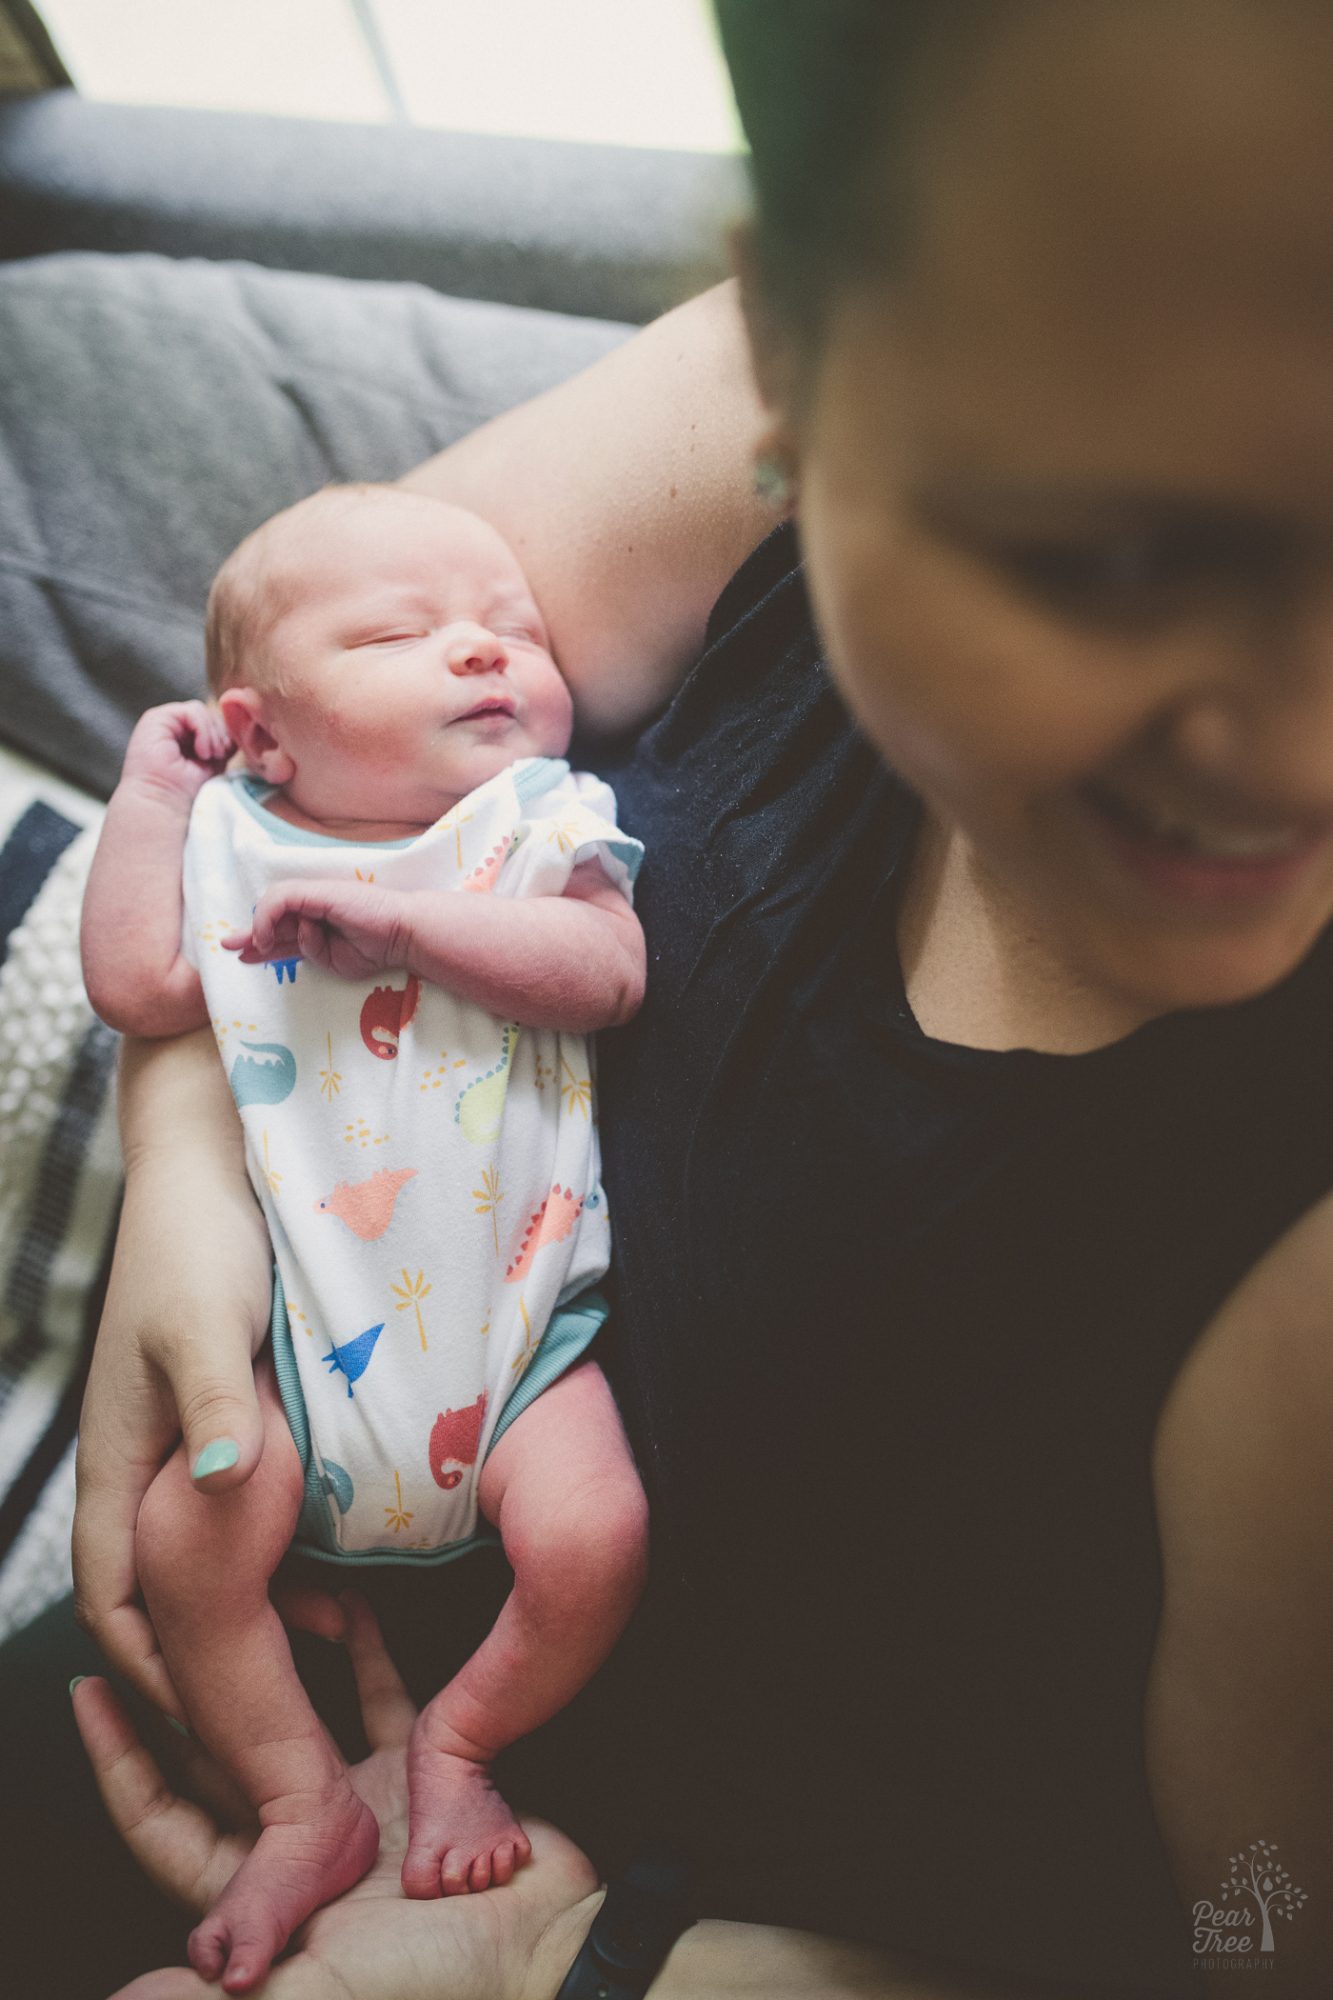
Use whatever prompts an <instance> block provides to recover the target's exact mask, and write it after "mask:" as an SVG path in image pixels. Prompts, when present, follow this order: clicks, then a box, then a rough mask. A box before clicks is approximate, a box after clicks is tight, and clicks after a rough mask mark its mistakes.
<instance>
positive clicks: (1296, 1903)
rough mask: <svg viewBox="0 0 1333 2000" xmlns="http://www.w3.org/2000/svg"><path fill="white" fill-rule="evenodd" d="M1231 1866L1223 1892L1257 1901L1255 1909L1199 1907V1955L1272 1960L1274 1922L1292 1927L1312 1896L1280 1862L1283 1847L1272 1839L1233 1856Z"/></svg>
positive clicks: (1196, 1930) (1196, 1932) (1196, 1933)
mask: <svg viewBox="0 0 1333 2000" xmlns="http://www.w3.org/2000/svg"><path fill="white" fill-rule="evenodd" d="M1230 1866H1231V1873H1230V1875H1229V1876H1228V1878H1227V1880H1226V1881H1225V1882H1224V1883H1223V1884H1222V1890H1223V1894H1224V1895H1225V1893H1226V1891H1227V1890H1228V1889H1234V1890H1235V1891H1236V1892H1237V1894H1238V1895H1239V1896H1242V1897H1245V1898H1246V1899H1249V1898H1253V1901H1254V1905H1255V1907H1254V1908H1253V1909H1250V1908H1242V1907H1237V1908H1234V1909H1232V1908H1222V1907H1220V1906H1219V1905H1217V1904H1216V1903H1210V1902H1208V1901H1207V1900H1206V1899H1205V1900H1204V1901H1203V1902H1199V1903H1196V1904H1195V1905H1194V1951H1195V1956H1196V1957H1200V1958H1201V1957H1203V1956H1204V1955H1205V1954H1207V1955H1209V1956H1212V1955H1214V1954H1217V1953H1222V1954H1225V1955H1226V1956H1227V1957H1229V1958H1232V1957H1235V1956H1237V1955H1243V1954H1248V1953H1254V1954H1255V1955H1256V1956H1258V1957H1271V1955H1272V1953H1273V1952H1274V1950H1275V1949H1276V1947H1275V1944H1274V1940H1273V1919H1274V1918H1275V1917H1285V1918H1286V1919H1287V1921H1288V1923H1290V1922H1291V1921H1292V1919H1293V1918H1294V1917H1295V1915H1296V1912H1297V1911H1298V1910H1299V1909H1300V1908H1301V1906H1302V1904H1303V1903H1306V1902H1308V1900H1309V1898H1308V1897H1307V1895H1306V1893H1305V1891H1304V1889H1298V1888H1297V1887H1296V1884H1295V1883H1294V1882H1293V1881H1292V1879H1291V1875H1290V1872H1289V1871H1288V1869H1287V1868H1286V1867H1285V1866H1284V1864H1283V1863H1282V1862H1281V1861H1279V1860H1278V1858H1277V1846H1276V1844H1275V1843H1274V1842H1273V1841H1271V1840H1252V1841H1251V1842H1250V1845H1249V1848H1248V1850H1247V1851H1246V1852H1244V1853H1241V1854H1233V1855H1232V1856H1231V1863H1230ZM1256 1929H1258V1931H1259V1937H1258V1941H1257V1942H1256V1939H1255V1931H1256Z"/></svg>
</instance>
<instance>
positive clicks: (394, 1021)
mask: <svg viewBox="0 0 1333 2000" xmlns="http://www.w3.org/2000/svg"><path fill="white" fill-rule="evenodd" d="M420 998H421V981H420V980H419V979H418V978H417V977H416V975H415V974H414V973H413V974H409V976H408V981H407V984H406V986H403V987H397V986H377V987H376V988H375V990H374V992H373V993H368V994H367V995H366V998H365V1000H364V1002H363V1003H362V1007H361V1039H362V1041H363V1042H364V1043H365V1045H366V1047H367V1048H368V1049H369V1050H370V1053H371V1054H372V1055H373V1056H378V1057H379V1059H380V1061H381V1062H392V1061H393V1059H394V1057H395V1056H396V1055H397V1054H398V1037H399V1035H401V1033H402V1032H403V1029H404V1028H405V1027H406V1026H407V1024H408V1022H409V1021H410V1020H411V1018H412V1016H413V1015H414V1014H415V1013H416V1011H417V1001H418V1000H419V999H420Z"/></svg>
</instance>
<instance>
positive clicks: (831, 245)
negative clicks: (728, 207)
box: [714, 0, 995, 333]
mask: <svg viewBox="0 0 1333 2000" xmlns="http://www.w3.org/2000/svg"><path fill="white" fill-rule="evenodd" d="M994 4H995V0H714V9H715V12H716V15H717V22H718V30H719V33H720V35H721V40H722V49H723V53H724V55H725V56H726V59H727V65H728V67H729V69H730V71H731V81H732V87H733V89H734V90H735V93H736V103H737V106H738V108H739V111H740V115H741V123H742V125H743V126H744V128H745V136H746V138H747V140H748V141H749V146H750V172H751V180H752V183H753V189H754V199H755V241H756V249H757V252H758V259H759V276H760V281H761V283H762V285H763V288H764V291H765V294H766V298H767V301H768V303H769V304H770V305H771V306H772V307H773V308H774V310H775V311H776V312H777V313H778V314H779V315H780V316H781V318H782V319H783V320H784V321H785V322H786V323H787V324H788V325H789V326H790V327H791V328H792V329H793V330H794V331H796V332H798V333H800V332H806V333H811V332H813V331H815V330H816V329H817V328H818V325H819V320H820V313H821V309H822V306H823V304H824V302H825V300H826V299H827V297H828V294H829V293H830V291H831V290H832V289H833V288H834V287H836V285H837V284H838V282H839V281H840V280H844V279H847V278H850V277H854V276H856V275H857V273H858V272H859V271H861V270H863V269H870V268H876V267H883V266H884V265H885V264H887V265H888V267H889V268H893V266H895V265H896V264H897V263H899V262H900V261H901V260H902V258H903V257H904V255H905V254H906V251H907V247H908V236H909V229H910V220H911V210H912V181H913V171H912V168H913V155H914V147H913V140H914V138H915V136H916V135H917V133H918V132H919V131H920V129H921V126H920V113H921V110H922V107H923V103H924V101H925V100H927V99H929V100H930V101H932V102H934V101H936V97H935V93H934V92H933V91H931V90H929V89H928V88H927V78H928V76H929V77H930V78H932V79H933V78H935V77H936V76H938V74H939V71H940V69H941V67H950V68H951V67H952V65H951V64H949V63H948V62H947V58H949V57H950V56H952V55H956V54H957V52H958V51H959V49H960V48H963V47H968V46H970V43H971V40H972V37H971V35H970V33H969V30H970V29H972V28H973V27H974V26H975V22H976V18H977V16H978V15H979V14H980V13H982V12H989V11H991V7H992V6H993V5H994ZM942 59H943V60H942Z"/></svg>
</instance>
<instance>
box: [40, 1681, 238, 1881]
mask: <svg viewBox="0 0 1333 2000" xmlns="http://www.w3.org/2000/svg"><path fill="white" fill-rule="evenodd" d="M74 1720H75V1722H76V1723H77V1724H78V1730H79V1735H80V1736H81V1737H82V1738H83V1747H84V1749H85V1750H86V1751H87V1753H88V1761H89V1762H90V1763H91V1765H92V1767H93V1776H94V1778H95V1779H96V1780H97V1789H98V1791H99V1792H100V1793H101V1794H102V1801H103V1803H104V1805H105V1806H106V1809H107V1811H108V1813H109V1814H110V1815H111V1819H112V1822H113V1824H114V1825H115V1828H116V1831H117V1832H118V1833H119V1835H120V1837H121V1839H122V1840H123V1841H124V1842H125V1844H126V1846H127V1847H128V1848H129V1850H130V1852H131V1853H132V1854H133V1856H134V1858H135V1860H136V1861H137V1862H138V1863H139V1865H140V1867H141V1868H142V1869H143V1870H144V1872H145V1874H147V1875H148V1876H150V1877H151V1879H152V1880H153V1881H154V1882H155V1883H156V1884H157V1886H158V1888H159V1889H162V1890H164V1891H165V1892H166V1894H167V1895H169V1896H173V1897H175V1899H176V1901H177V1902H180V1903H184V1905H185V1906H186V1908H187V1909H189V1910H192V1911H196V1912H202V1911H204V1910H206V1909H207V1908H208V1907H209V1905H210V1904H211V1903H212V1902H213V1900H214V1899H215V1897H217V1896H218V1895H220V1894H221V1892H222V1890H223V1889H224V1888H225V1887H226V1885H227V1883H228V1882H229V1881H230V1880H231V1878H232V1876H233V1875H234V1874H235V1873H236V1870H237V1868H238V1867H239V1866H240V1863H241V1861H242V1860H243V1858H244V1856H245V1853H246V1848H245V1845H244V1843H243V1842H242V1841H240V1840H237V1839H234V1838H229V1837H226V1836H224V1835H223V1834H222V1833H221V1832H220V1830H219V1828H218V1826H217V1824H216V1822H215V1821H214V1820H212V1819H211V1818H210V1817H209V1815H208V1814H207V1813H206V1812H204V1811H203V1809H202V1808H201V1807H199V1806H196V1805H192V1804H191V1803H190V1802H189V1800H188V1799H182V1798H178V1797H177V1796H176V1794H175V1793H174V1792H173V1791H172V1790H171V1789H170V1787H169V1786H168V1784H167V1782H166V1780H165V1778H164V1777H163V1776H162V1773H161V1771H160V1770H159V1768H158V1765H157V1763H156V1761H155V1759H154V1758H153V1756H152V1755H151V1753H150V1752H149V1751H148V1750H146V1749H145V1748H144V1745H143V1744H142V1742H141V1741H140V1740H139V1737H138V1735H137V1733H136V1731H135V1728H134V1725H133V1723H132V1722H131V1721H130V1719H129V1716H128V1715H127V1714H126V1713H125V1709H124V1707H123V1705H122V1704H121V1702H120V1701H119V1699H118V1698H117V1696H116V1695H115V1694H114V1693H113V1692H112V1690H111V1688H110V1686H109V1685H108V1684H107V1682H106V1681H104V1680H101V1679H100V1678H97V1677H94V1678H93V1679H91V1680H85V1681H83V1682H81V1683H80V1684H79V1685H78V1686H77V1687H76V1688H75V1689H74Z"/></svg>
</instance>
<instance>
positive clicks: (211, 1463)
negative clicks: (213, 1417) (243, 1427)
mask: <svg viewBox="0 0 1333 2000" xmlns="http://www.w3.org/2000/svg"><path fill="white" fill-rule="evenodd" d="M240 1455H241V1447H240V1446H239V1445H238V1444H237V1442H236V1440H235V1438H214V1440H213V1442H212V1444H206V1445H205V1446H204V1448H203V1450H202V1451H201V1452H200V1454H199V1456H198V1458H196V1460H195V1462H194V1464H193V1465H192V1466H191V1468H190V1477H191V1479H207V1478H208V1476H209V1474H210V1473H212V1472H226V1471H227V1470H228V1469H229V1468H230V1467H231V1466H233V1465H235V1463H236V1461H237V1459H238V1458H239V1457H240Z"/></svg>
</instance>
